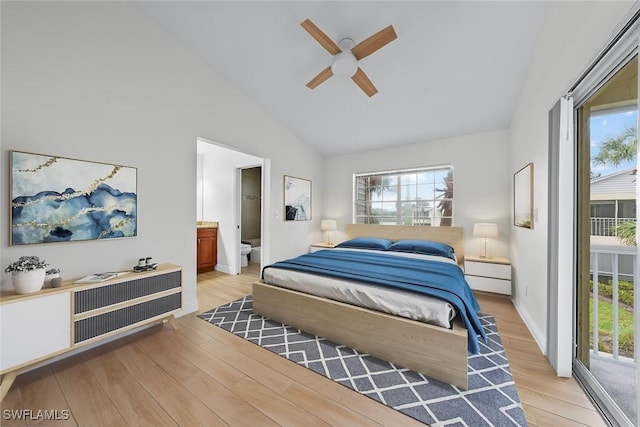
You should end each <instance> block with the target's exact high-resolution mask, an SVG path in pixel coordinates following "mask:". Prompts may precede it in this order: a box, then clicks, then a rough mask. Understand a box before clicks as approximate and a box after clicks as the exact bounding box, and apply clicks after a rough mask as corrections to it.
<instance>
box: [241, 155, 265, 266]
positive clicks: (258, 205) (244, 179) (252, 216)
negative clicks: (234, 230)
mask: <svg viewBox="0 0 640 427" xmlns="http://www.w3.org/2000/svg"><path fill="white" fill-rule="evenodd" d="M238 175H239V177H240V185H239V186H238V189H239V194H238V198H239V202H240V203H239V204H240V209H239V214H240V218H239V221H238V223H239V224H240V230H239V231H240V268H241V270H242V271H244V269H247V270H248V271H260V264H261V262H262V164H260V165H256V166H248V167H242V168H239V169H238Z"/></svg>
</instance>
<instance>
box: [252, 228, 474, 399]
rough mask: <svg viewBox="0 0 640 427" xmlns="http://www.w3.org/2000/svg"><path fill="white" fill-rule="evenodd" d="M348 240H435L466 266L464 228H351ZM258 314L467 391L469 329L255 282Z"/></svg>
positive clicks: (347, 232) (456, 322) (456, 324)
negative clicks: (428, 321)
mask: <svg viewBox="0 0 640 427" xmlns="http://www.w3.org/2000/svg"><path fill="white" fill-rule="evenodd" d="M346 234H347V237H346V238H347V239H351V238H354V237H382V238H386V239H390V240H394V241H395V240H401V239H421V240H434V241H439V242H443V243H447V244H449V245H451V246H452V247H453V248H454V250H455V252H456V256H457V257H458V262H459V263H461V262H463V258H464V254H463V229H462V228H461V227H419V226H416V227H413V226H396V225H368V224H348V225H347V226H346ZM253 312H254V313H256V314H259V315H261V316H264V317H268V318H270V319H273V320H277V321H279V322H282V323H284V324H287V325H290V326H293V327H296V328H298V329H301V330H303V331H305V332H308V333H312V334H315V335H318V336H321V337H324V338H326V339H328V340H331V341H334V342H336V343H339V344H343V345H347V346H349V347H351V348H354V349H357V350H358V351H360V352H364V353H368V354H370V355H372V356H375V357H378V358H380V359H383V360H386V361H389V362H392V363H394V364H397V365H399V366H402V367H405V368H409V369H411V370H414V371H417V372H421V373H423V374H425V375H427V376H429V377H431V378H435V379H437V380H440V381H443V382H446V383H449V384H453V385H455V386H457V387H459V388H461V389H464V390H467V388H468V382H467V330H466V328H465V327H464V325H463V324H462V322H460V321H459V320H456V321H455V322H454V325H453V328H452V329H446V328H442V327H438V326H433V325H429V324H427V323H423V322H418V321H415V320H410V319H405V318H403V317H398V316H393V315H389V314H385V313H381V312H378V311H374V310H369V309H366V308H362V307H357V306H354V305H351V304H345V303H342V302H338V301H333V300H330V299H327V298H322V297H317V296H314V295H309V294H305V293H302V292H298V291H293V290H290V289H285V288H280V287H277V286H272V285H267V284H265V283H262V282H255V283H254V284H253Z"/></svg>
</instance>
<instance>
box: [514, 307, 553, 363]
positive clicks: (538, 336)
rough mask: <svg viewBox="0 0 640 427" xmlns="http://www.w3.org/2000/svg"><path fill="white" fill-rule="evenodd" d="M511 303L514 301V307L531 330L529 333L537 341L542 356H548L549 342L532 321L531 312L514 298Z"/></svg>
mask: <svg viewBox="0 0 640 427" xmlns="http://www.w3.org/2000/svg"><path fill="white" fill-rule="evenodd" d="M511 301H513V306H514V307H515V308H516V311H517V312H518V314H519V315H520V318H521V319H522V321H523V322H524V324H525V326H526V327H527V329H529V332H530V333H531V336H532V337H533V339H534V340H535V342H536V344H538V347H539V348H540V351H541V352H542V354H544V355H545V356H546V355H547V340H546V337H545V334H543V333H542V331H540V329H538V327H537V326H536V324H535V322H534V321H533V320H532V319H531V316H530V315H529V312H528V311H527V309H526V308H524V306H523V305H522V304H521V303H520V302H519V300H518V299H517V298H514V299H512V300H511Z"/></svg>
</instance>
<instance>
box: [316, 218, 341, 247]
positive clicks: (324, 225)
mask: <svg viewBox="0 0 640 427" xmlns="http://www.w3.org/2000/svg"><path fill="white" fill-rule="evenodd" d="M337 229H338V224H337V223H336V220H335V219H323V220H322V221H320V230H322V231H326V232H327V243H329V244H331V230H337Z"/></svg>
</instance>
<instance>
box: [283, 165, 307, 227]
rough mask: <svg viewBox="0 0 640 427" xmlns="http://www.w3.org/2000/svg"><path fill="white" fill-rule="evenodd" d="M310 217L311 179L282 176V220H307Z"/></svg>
mask: <svg viewBox="0 0 640 427" xmlns="http://www.w3.org/2000/svg"><path fill="white" fill-rule="evenodd" d="M310 219H311V181H309V180H308V179H303V178H296V177H293V176H288V175H285V176H284V220H285V221H309V220H310Z"/></svg>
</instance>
